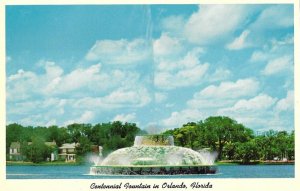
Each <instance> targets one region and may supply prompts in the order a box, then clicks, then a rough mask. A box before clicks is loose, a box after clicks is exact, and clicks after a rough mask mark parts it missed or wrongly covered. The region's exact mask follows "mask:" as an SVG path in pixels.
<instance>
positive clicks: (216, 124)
mask: <svg viewBox="0 0 300 191" xmlns="http://www.w3.org/2000/svg"><path fill="white" fill-rule="evenodd" d="M203 125H204V126H205V127H206V129H207V131H206V133H207V134H206V136H207V137H208V139H210V140H209V141H208V142H209V143H210V144H211V145H212V147H213V148H215V149H217V151H218V153H219V155H218V158H219V159H220V160H221V159H222V156H223V149H224V146H225V145H226V144H227V143H233V142H246V141H248V140H250V139H251V138H253V137H254V136H253V131H252V130H250V129H247V128H245V127H244V126H243V125H242V124H238V123H237V122H236V121H235V120H233V119H231V118H229V117H225V116H216V117H209V118H207V119H205V121H204V124H203Z"/></svg>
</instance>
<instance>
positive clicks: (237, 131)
mask: <svg viewBox="0 0 300 191" xmlns="http://www.w3.org/2000/svg"><path fill="white" fill-rule="evenodd" d="M143 134H147V132H146V131H144V130H141V129H140V128H139V127H137V126H136V124H135V123H122V122H120V121H115V122H109V123H99V124H95V125H91V124H76V123H75V124H71V125H68V126H66V127H58V126H50V127H40V126H38V127H33V126H26V127H24V126H22V125H20V124H16V123H14V124H9V125H7V126H6V150H7V153H9V147H10V145H11V143H12V142H20V143H21V150H23V152H25V155H26V157H27V159H28V160H30V161H33V162H39V161H43V160H45V159H46V157H47V156H49V153H51V152H52V151H51V148H50V147H48V146H47V145H45V144H44V142H52V141H55V142H56V144H57V146H61V145H62V144H64V143H73V142H75V143H79V147H78V148H77V149H76V154H78V155H81V156H83V155H84V154H86V153H88V152H90V151H91V146H92V145H99V146H102V147H103V155H104V156H105V155H107V154H108V153H110V152H112V151H114V150H116V149H119V148H123V147H129V146H132V145H133V143H134V138H135V136H136V135H143ZM162 134H165V135H172V136H173V137H174V142H175V145H177V146H182V147H188V148H191V149H194V150H201V149H208V148H209V149H210V150H212V151H217V152H218V160H242V161H243V162H245V163H247V162H249V161H250V160H273V159H274V158H276V157H279V158H281V159H282V158H287V159H289V160H293V159H294V152H295V150H294V142H295V140H294V139H295V137H294V136H295V135H294V131H292V132H286V131H273V130H269V131H267V132H264V133H262V134H260V135H257V134H254V132H253V130H251V129H250V128H247V127H245V126H244V125H243V124H241V123H238V122H237V121H235V120H234V119H231V118H229V117H225V116H213V117H208V118H207V119H205V120H203V121H202V120H201V121H198V122H189V123H187V124H184V125H182V127H179V128H175V129H172V130H167V131H165V132H163V133H162ZM28 142H31V144H30V145H28Z"/></svg>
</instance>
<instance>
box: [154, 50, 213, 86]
mask: <svg viewBox="0 0 300 191" xmlns="http://www.w3.org/2000/svg"><path fill="white" fill-rule="evenodd" d="M202 52H203V50H202V49H199V48H195V49H193V50H191V51H189V52H188V53H187V54H186V55H185V57H184V58H182V59H179V60H177V61H168V60H164V61H160V62H159V63H158V65H157V66H156V72H155V76H154V85H155V86H156V87H158V88H161V89H174V88H177V87H187V86H195V85H198V84H199V83H200V82H201V80H203V78H204V75H205V74H206V72H207V70H208V68H209V64H208V63H200V60H199V56H200V54H201V53H202Z"/></svg>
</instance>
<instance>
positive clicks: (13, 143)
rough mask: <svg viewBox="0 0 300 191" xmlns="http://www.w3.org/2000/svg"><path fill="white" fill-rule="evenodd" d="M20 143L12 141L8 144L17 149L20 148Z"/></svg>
mask: <svg viewBox="0 0 300 191" xmlns="http://www.w3.org/2000/svg"><path fill="white" fill-rule="evenodd" d="M20 146H21V145H20V143H19V142H12V143H11V144H10V148H12V149H19V148H20Z"/></svg>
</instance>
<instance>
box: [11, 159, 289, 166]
mask: <svg viewBox="0 0 300 191" xmlns="http://www.w3.org/2000/svg"><path fill="white" fill-rule="evenodd" d="M81 165H82V166H84V165H86V164H85V163H82V162H81V163H80V162H57V161H56V162H41V163H33V162H22V161H6V166H81ZM215 165H217V166H225V165H295V161H286V162H284V161H251V162H250V163H247V164H243V163H242V162H241V161H227V160H226V161H218V162H216V163H215Z"/></svg>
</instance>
